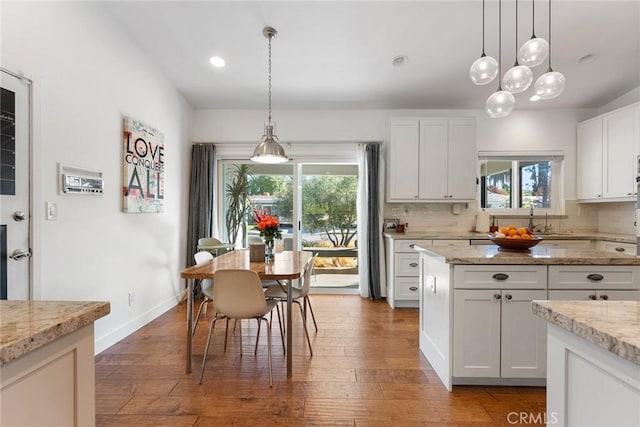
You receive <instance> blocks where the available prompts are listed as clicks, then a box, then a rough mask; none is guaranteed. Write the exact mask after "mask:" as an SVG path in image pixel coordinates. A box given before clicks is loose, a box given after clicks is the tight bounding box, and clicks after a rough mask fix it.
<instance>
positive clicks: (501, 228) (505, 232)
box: [498, 227, 509, 235]
mask: <svg viewBox="0 0 640 427" xmlns="http://www.w3.org/2000/svg"><path fill="white" fill-rule="evenodd" d="M498 231H500V232H501V233H502V234H505V235H506V234H509V227H500V229H499V230H498Z"/></svg>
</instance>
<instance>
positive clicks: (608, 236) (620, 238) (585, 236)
mask: <svg viewBox="0 0 640 427" xmlns="http://www.w3.org/2000/svg"><path fill="white" fill-rule="evenodd" d="M382 234H383V236H384V237H388V238H389V239H393V240H413V239H418V240H420V239H435V240H440V239H443V240H471V239H480V240H488V239H489V236H488V235H489V232H486V233H478V232H475V231H460V232H448V233H445V232H437V231H410V232H409V231H407V232H405V233H395V232H389V231H385V232H384V233H382ZM538 236H540V237H542V238H543V239H548V240H601V241H607V242H618V243H630V244H634V243H636V241H637V237H636V236H633V235H627V234H613V233H597V232H572V233H559V234H538Z"/></svg>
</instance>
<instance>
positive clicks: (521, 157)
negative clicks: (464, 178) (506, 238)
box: [479, 152, 564, 214]
mask: <svg viewBox="0 0 640 427" xmlns="http://www.w3.org/2000/svg"><path fill="white" fill-rule="evenodd" d="M479 159H480V176H481V181H480V207H481V208H483V209H487V210H489V211H491V212H493V213H500V212H504V213H509V214H522V213H525V212H527V211H528V210H529V208H531V207H532V206H533V208H534V209H536V210H544V211H545V212H548V213H555V214H562V213H564V199H563V197H562V163H563V156H562V155H561V154H535V155H533V154H517V153H516V154H507V155H505V154H491V153H483V152H481V153H479Z"/></svg>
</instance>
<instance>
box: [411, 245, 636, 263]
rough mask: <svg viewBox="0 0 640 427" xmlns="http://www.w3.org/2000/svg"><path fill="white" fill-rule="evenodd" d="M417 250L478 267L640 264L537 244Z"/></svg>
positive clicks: (631, 259) (631, 258)
mask: <svg viewBox="0 0 640 427" xmlns="http://www.w3.org/2000/svg"><path fill="white" fill-rule="evenodd" d="M415 250H416V251H419V252H425V253H427V254H428V255H431V256H436V257H440V258H444V261H445V262H446V263H448V264H464V265H469V264H480V265H492V264H495V265H505V264H510V265H526V264H539V265H640V257H636V256H633V255H624V254H618V253H614V252H605V251H598V250H595V249H581V248H559V247H556V246H546V245H543V244H539V245H538V246H534V247H533V248H531V249H529V250H527V251H522V252H520V251H506V250H501V249H500V248H498V246H496V245H480V246H418V245H416V247H415Z"/></svg>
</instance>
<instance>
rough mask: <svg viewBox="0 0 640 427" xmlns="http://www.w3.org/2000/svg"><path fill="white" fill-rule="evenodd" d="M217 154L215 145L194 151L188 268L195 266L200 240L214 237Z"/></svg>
mask: <svg viewBox="0 0 640 427" xmlns="http://www.w3.org/2000/svg"><path fill="white" fill-rule="evenodd" d="M215 153H216V147H215V146H214V145H213V144H193V147H192V148H191V180H190V182H189V213H188V225H187V263H186V265H193V264H195V261H194V260H193V255H194V254H195V253H196V252H197V250H198V239H199V238H201V237H212V236H211V234H212V233H213V219H214V216H215V205H216V204H215V194H216V193H215V190H216V188H215V165H216V156H215Z"/></svg>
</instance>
